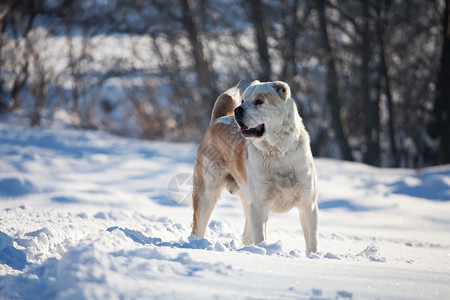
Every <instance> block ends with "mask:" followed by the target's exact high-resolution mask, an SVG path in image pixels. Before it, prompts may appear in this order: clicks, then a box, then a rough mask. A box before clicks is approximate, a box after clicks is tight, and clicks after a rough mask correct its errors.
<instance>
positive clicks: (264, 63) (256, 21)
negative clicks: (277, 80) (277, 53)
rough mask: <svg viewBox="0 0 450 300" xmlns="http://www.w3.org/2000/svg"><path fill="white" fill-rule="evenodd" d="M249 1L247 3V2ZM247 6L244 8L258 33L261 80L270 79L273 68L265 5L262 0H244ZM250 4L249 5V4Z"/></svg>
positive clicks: (257, 44) (257, 42) (257, 43)
mask: <svg viewBox="0 0 450 300" xmlns="http://www.w3.org/2000/svg"><path fill="white" fill-rule="evenodd" d="M246 2H247V3H246ZM243 4H244V5H245V6H246V7H244V10H245V11H246V12H247V16H248V18H249V20H250V22H251V23H252V25H253V28H254V29H255V34H256V46H257V51H258V57H259V64H260V67H261V70H260V73H259V75H258V76H259V78H257V79H259V80H261V81H268V80H270V79H271V76H272V69H271V65H270V58H269V46H268V44H267V34H266V30H265V28H264V22H265V18H264V7H263V3H262V1H261V0H250V1H243ZM247 5H248V6H247Z"/></svg>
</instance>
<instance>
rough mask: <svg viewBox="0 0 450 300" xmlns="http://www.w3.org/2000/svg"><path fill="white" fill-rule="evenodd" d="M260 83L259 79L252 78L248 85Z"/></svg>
mask: <svg viewBox="0 0 450 300" xmlns="http://www.w3.org/2000/svg"><path fill="white" fill-rule="evenodd" d="M259 83H261V82H260V81H259V80H253V81H252V83H250V86H252V85H255V84H259Z"/></svg>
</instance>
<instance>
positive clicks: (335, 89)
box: [317, 0, 353, 161]
mask: <svg viewBox="0 0 450 300" xmlns="http://www.w3.org/2000/svg"><path fill="white" fill-rule="evenodd" d="M317 12H318V14H319V27H320V36H321V40H322V46H323V48H324V50H325V53H326V66H327V80H326V81H327V92H326V100H327V103H328V104H329V106H330V109H331V119H332V120H331V122H332V124H333V128H334V132H335V134H336V139H337V143H338V145H339V148H340V150H341V155H342V158H343V159H344V160H348V161H352V160H353V155H352V153H351V149H350V145H349V144H348V140H347V137H346V134H345V133H344V128H343V126H342V120H341V104H340V96H339V82H338V74H337V70H336V62H335V61H336V58H335V56H336V55H335V53H334V49H333V48H332V47H331V43H330V40H329V35H328V28H327V17H326V14H325V0H319V1H317Z"/></svg>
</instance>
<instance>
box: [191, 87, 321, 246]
mask: <svg viewBox="0 0 450 300" xmlns="http://www.w3.org/2000/svg"><path fill="white" fill-rule="evenodd" d="M224 188H226V189H227V190H228V191H229V192H230V193H231V194H233V195H236V196H238V197H239V198H240V199H241V202H242V205H243V208H244V213H245V227H244V233H243V243H244V244H245V245H250V244H259V243H261V242H263V241H265V240H266V236H267V234H266V224H267V221H268V218H269V213H270V212H275V213H283V212H287V211H289V210H291V209H292V208H294V207H296V208H298V210H299V215H300V222H301V225H302V229H303V235H304V238H305V244H306V253H307V254H309V253H311V252H317V251H318V206H317V197H318V191H317V179H316V172H315V167H314V161H313V156H312V152H311V147H310V139H309V134H308V132H307V131H306V129H305V127H304V125H303V122H302V119H301V117H300V115H299V114H298V111H297V106H296V104H295V102H294V100H293V99H292V98H291V90H290V87H289V85H288V84H287V83H285V82H282V81H273V82H263V83H262V82H259V81H257V80H256V81H254V82H252V83H251V85H250V86H249V87H247V88H246V89H245V91H244V93H243V94H242V97H241V96H240V92H239V90H238V88H232V89H229V90H228V91H226V92H225V93H223V94H222V95H220V96H219V97H218V98H217V100H216V102H215V104H214V107H213V111H212V114H211V121H210V126H209V127H208V129H207V130H206V133H205V135H204V137H203V140H202V142H201V144H200V146H199V147H198V150H197V154H196V157H195V162H194V175H193V190H192V200H193V209H194V214H193V228H192V234H193V235H195V236H197V237H198V238H204V236H205V231H206V227H207V225H208V223H209V220H210V217H211V214H212V211H213V209H214V207H215V206H216V203H217V201H218V199H219V197H220V194H221V192H222V190H223V189H224Z"/></svg>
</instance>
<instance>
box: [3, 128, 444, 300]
mask: <svg viewBox="0 0 450 300" xmlns="http://www.w3.org/2000/svg"><path fill="white" fill-rule="evenodd" d="M195 151H196V145H190V144H170V143H162V142H148V141H140V140H131V139H123V138H118V137H114V136H111V135H107V134H104V133H101V132H94V131H78V130H73V129H56V128H54V129H51V128H32V129H29V128H26V127H22V126H21V125H7V124H6V123H5V122H0V299H198V298H200V299H211V298H218V299H241V298H251V299H281V298H291V299H350V298H353V299H449V298H450V166H445V167H434V168H428V169H423V170H420V171H417V170H405V169H402V170H398V169H397V170H393V169H377V168H372V167H368V166H366V165H362V164H358V163H345V162H341V161H335V160H329V159H316V166H317V169H318V176H319V186H320V196H319V208H320V245H321V252H319V253H316V254H312V255H310V256H306V255H305V252H304V249H305V246H304V241H303V237H302V234H301V228H300V222H299V220H298V216H297V212H296V211H291V212H290V213H288V214H283V215H272V216H271V217H270V220H269V227H268V235H269V238H268V241H267V242H265V243H263V244H260V245H257V246H252V247H244V246H243V245H242V243H241V240H240V236H241V231H242V228H243V224H244V217H243V213H242V209H241V207H240V203H239V201H238V200H237V199H235V198H233V197H231V196H230V195H228V194H226V193H224V194H223V197H222V199H221V200H220V201H219V204H218V207H217V208H216V210H215V212H214V214H213V217H212V221H211V223H210V225H209V231H208V232H207V236H206V239H204V240H192V241H189V240H188V237H189V235H190V229H191V218H192V209H191V207H190V206H189V205H190V204H189V201H186V199H188V198H189V197H186V198H184V199H182V196H183V195H185V193H188V192H187V189H186V187H188V186H189V182H187V183H186V184H184V186H181V187H180V190H179V193H178V194H177V185H176V183H177V181H175V179H178V180H179V181H178V183H179V184H182V183H183V182H184V181H185V179H186V178H188V177H189V176H188V175H189V174H190V173H191V172H192V167H193V160H194V156H195ZM180 174H181V175H180ZM177 175H179V176H178V177H176V176H177ZM169 183H172V184H170V186H171V188H170V189H169V190H170V191H169V190H168V186H169ZM173 183H175V185H174V184H173ZM168 192H170V193H169V194H168ZM169 195H170V197H169ZM177 196H180V197H181V198H180V197H178V198H177Z"/></svg>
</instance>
